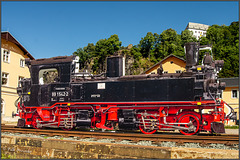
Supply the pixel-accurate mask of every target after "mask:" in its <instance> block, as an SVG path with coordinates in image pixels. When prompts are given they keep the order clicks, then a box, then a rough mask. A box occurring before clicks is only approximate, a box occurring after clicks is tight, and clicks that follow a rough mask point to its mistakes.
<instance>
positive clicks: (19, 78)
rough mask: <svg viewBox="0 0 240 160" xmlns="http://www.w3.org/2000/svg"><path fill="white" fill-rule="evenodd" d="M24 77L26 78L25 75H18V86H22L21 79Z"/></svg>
mask: <svg viewBox="0 0 240 160" xmlns="http://www.w3.org/2000/svg"><path fill="white" fill-rule="evenodd" d="M23 79H24V77H22V76H19V77H18V87H22V86H21V83H20V81H21V80H23Z"/></svg>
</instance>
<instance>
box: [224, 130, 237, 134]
mask: <svg viewBox="0 0 240 160" xmlns="http://www.w3.org/2000/svg"><path fill="white" fill-rule="evenodd" d="M225 132H226V134H239V129H225Z"/></svg>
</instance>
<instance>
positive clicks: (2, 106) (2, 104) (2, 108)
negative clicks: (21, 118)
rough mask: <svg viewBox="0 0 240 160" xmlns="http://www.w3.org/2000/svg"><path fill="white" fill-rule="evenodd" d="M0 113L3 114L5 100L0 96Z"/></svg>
mask: <svg viewBox="0 0 240 160" xmlns="http://www.w3.org/2000/svg"><path fill="white" fill-rule="evenodd" d="M1 114H5V102H4V100H3V99H2V98H1Z"/></svg>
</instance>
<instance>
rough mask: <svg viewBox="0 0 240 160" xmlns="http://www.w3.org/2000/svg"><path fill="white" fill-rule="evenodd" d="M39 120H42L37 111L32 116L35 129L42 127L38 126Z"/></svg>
mask: <svg viewBox="0 0 240 160" xmlns="http://www.w3.org/2000/svg"><path fill="white" fill-rule="evenodd" d="M37 120H38V121H40V120H41V118H40V117H39V115H38V114H36V113H35V114H34V115H33V117H32V127H33V128H35V129H40V128H39V127H37Z"/></svg>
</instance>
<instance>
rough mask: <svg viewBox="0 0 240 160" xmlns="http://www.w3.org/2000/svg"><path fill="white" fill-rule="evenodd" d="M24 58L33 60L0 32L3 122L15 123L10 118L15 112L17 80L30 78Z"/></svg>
mask: <svg viewBox="0 0 240 160" xmlns="http://www.w3.org/2000/svg"><path fill="white" fill-rule="evenodd" d="M25 58H30V59H34V58H33V56H32V55H31V54H30V53H28V51H27V50H26V49H25V48H24V47H23V46H22V45H21V44H20V43H19V42H18V41H17V40H16V39H15V38H14V37H13V36H12V35H11V34H10V33H9V32H1V75H2V77H1V78H2V79H1V115H2V120H3V121H16V118H15V119H13V118H12V112H13V111H14V112H15V113H16V111H17V108H16V106H15V101H16V100H17V98H18V94H17V87H18V85H19V80H21V79H23V78H29V77H30V73H29V69H28V67H27V66H25Z"/></svg>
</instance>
